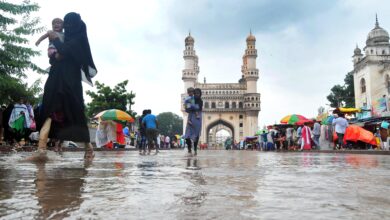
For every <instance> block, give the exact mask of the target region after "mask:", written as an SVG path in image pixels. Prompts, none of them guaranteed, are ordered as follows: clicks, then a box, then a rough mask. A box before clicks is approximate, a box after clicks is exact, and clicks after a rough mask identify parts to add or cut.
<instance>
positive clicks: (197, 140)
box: [186, 137, 199, 153]
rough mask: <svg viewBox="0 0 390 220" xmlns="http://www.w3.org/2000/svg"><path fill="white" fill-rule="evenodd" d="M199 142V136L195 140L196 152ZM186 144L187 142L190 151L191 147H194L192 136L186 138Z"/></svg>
mask: <svg viewBox="0 0 390 220" xmlns="http://www.w3.org/2000/svg"><path fill="white" fill-rule="evenodd" d="M198 142H199V137H197V138H196V139H195V141H194V151H195V152H196V151H197V150H198ZM186 144H187V148H188V152H189V153H190V152H191V149H192V141H191V139H190V138H187V139H186Z"/></svg>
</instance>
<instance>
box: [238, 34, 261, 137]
mask: <svg viewBox="0 0 390 220" xmlns="http://www.w3.org/2000/svg"><path fill="white" fill-rule="evenodd" d="M256 58H257V50H256V38H255V36H253V35H252V32H249V36H248V37H247V38H246V50H245V54H244V56H243V66H242V68H241V71H242V75H243V78H244V80H245V83H246V93H245V94H244V109H245V113H246V119H245V123H244V134H246V135H247V136H252V135H254V134H255V133H256V131H257V126H258V115H259V111H260V94H259V93H257V80H258V79H259V70H258V69H257V68H256Z"/></svg>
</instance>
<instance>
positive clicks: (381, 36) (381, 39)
mask: <svg viewBox="0 0 390 220" xmlns="http://www.w3.org/2000/svg"><path fill="white" fill-rule="evenodd" d="M383 43H385V44H389V33H388V32H387V31H386V30H385V29H383V28H381V27H380V26H379V22H378V17H376V22H375V27H374V29H372V30H371V31H370V33H368V36H367V40H366V44H367V46H375V45H381V44H383Z"/></svg>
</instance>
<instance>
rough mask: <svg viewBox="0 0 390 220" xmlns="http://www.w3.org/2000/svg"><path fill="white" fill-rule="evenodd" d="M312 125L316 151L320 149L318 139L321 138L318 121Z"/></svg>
mask: <svg viewBox="0 0 390 220" xmlns="http://www.w3.org/2000/svg"><path fill="white" fill-rule="evenodd" d="M313 122H314V125H313V142H314V144H315V148H316V149H317V150H319V149H320V137H321V125H320V123H319V122H318V121H316V120H314V121H313Z"/></svg>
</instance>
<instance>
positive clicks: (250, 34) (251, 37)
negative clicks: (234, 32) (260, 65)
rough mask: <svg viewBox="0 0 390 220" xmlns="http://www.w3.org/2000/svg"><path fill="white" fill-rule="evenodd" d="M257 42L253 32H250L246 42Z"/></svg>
mask: <svg viewBox="0 0 390 220" xmlns="http://www.w3.org/2000/svg"><path fill="white" fill-rule="evenodd" d="M249 41H256V37H255V36H253V35H252V31H250V32H249V35H248V37H247V38H246V42H249Z"/></svg>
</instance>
